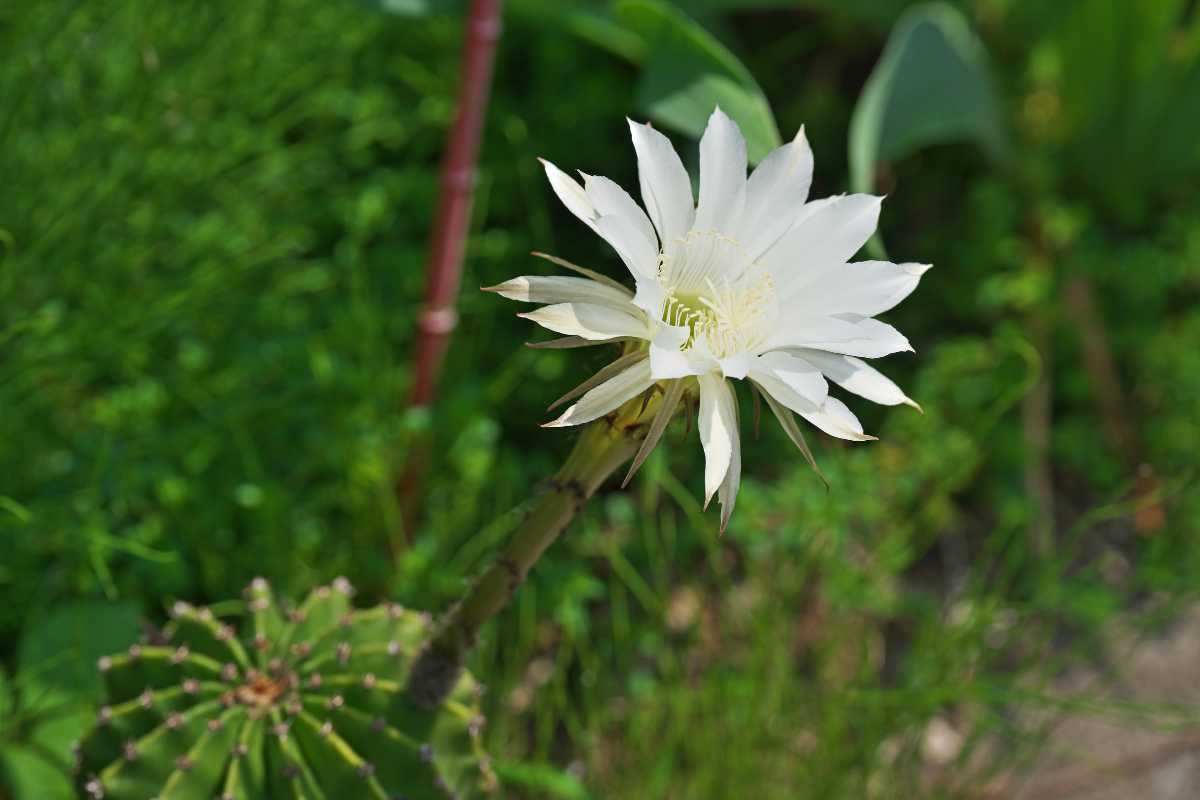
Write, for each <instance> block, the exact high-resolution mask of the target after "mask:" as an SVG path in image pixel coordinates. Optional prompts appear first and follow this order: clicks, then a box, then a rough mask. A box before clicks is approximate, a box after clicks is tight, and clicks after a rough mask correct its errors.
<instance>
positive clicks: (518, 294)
mask: <svg viewBox="0 0 1200 800" xmlns="http://www.w3.org/2000/svg"><path fill="white" fill-rule="evenodd" d="M484 291H485V292H495V293H496V294H498V295H500V296H501V297H507V298H508V299H509V300H518V301H520V302H523V303H596V304H598V305H606V306H613V307H614V308H619V309H622V310H627V311H628V310H629V309H630V300H629V295H628V294H625V293H624V292H621V291H618V290H617V289H614V288H613V287H611V286H605V285H604V284H603V283H597V282H596V281H592V280H588V279H587V278H572V277H568V276H560V275H549V276H544V275H521V276H520V277H516V278H512V279H511V280H507V281H505V282H504V283H500V284H497V285H495V286H488V287H486V288H485V289H484Z"/></svg>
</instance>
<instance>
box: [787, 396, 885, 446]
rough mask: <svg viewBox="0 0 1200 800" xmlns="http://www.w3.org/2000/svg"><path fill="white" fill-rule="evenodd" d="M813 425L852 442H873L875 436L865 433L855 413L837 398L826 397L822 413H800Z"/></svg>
mask: <svg viewBox="0 0 1200 800" xmlns="http://www.w3.org/2000/svg"><path fill="white" fill-rule="evenodd" d="M799 414H800V416H802V417H804V418H805V419H806V420H808V421H809V422H810V423H811V424H813V425H815V426H816V427H818V428H820V429H821V430H823V431H825V433H828V434H829V435H830V436H834V437H837V438H838V439H847V440H849V441H852V442H873V441H875V437H874V436H868V435H867V434H865V433H863V427H862V423H861V422H859V421H858V417H856V416H854V412H853V411H851V410H850V409H848V408H846V404H845V403H843V402H842V401H841V400H838V399H837V398H836V397H826V398H825V402H824V403H823V404H822V405H821V410H820V411H813V412H804V411H801V412H799Z"/></svg>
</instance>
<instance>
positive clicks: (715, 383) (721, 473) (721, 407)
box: [699, 372, 738, 506]
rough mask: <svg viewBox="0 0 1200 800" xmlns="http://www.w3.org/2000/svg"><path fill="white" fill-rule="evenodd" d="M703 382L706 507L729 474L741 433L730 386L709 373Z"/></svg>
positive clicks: (701, 391)
mask: <svg viewBox="0 0 1200 800" xmlns="http://www.w3.org/2000/svg"><path fill="white" fill-rule="evenodd" d="M699 380H700V419H699V427H700V443H701V444H702V445H703V446H704V505H705V506H707V505H708V504H709V502H710V501H711V500H712V497H713V495H714V494H715V493H716V491H717V489H719V488H720V487H721V482H722V481H723V480H725V476H726V475H727V474H728V473H729V466H730V462H731V461H732V459H733V447H734V444H733V443H734V440H735V439H736V438H737V435H738V431H737V420H736V418H735V416H734V412H733V403H734V400H733V393H732V392H731V391H730V389H729V384H728V383H726V381H725V379H724V378H723V377H721V376H720V375H719V374H717V373H715V372H709V373H705V374H704V375H701V376H700V378H699Z"/></svg>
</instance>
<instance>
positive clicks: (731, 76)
mask: <svg viewBox="0 0 1200 800" xmlns="http://www.w3.org/2000/svg"><path fill="white" fill-rule="evenodd" d="M614 13H615V15H616V18H617V20H618V21H620V22H621V23H623V24H624V25H625V26H626V27H627V28H629V29H630V30H632V31H634V32H635V33H637V34H639V35H640V36H641V37H642V39H643V40H644V41H645V43H646V47H645V56H644V58H645V60H644V62H643V64H642V75H641V78H640V79H639V81H638V85H637V87H636V89H635V97H636V101H637V104H638V107H639V108H640V109H641V110H642V111H643V112H644V113H645V114H647V115H648V116H649V117H650V119H651V120H653V121H654V122H657V123H659V124H661V125H663V126H665V127H668V128H671V129H673V130H676V131H679V132H680V133H685V134H688V135H690V136H697V137H698V136H700V134H702V133H703V132H704V126H705V125H706V124H707V123H708V118H709V115H710V114H712V111H713V107H714V106H718V105H719V106H720V107H721V109H722V110H724V112H725V113H726V114H728V115H729V116H730V117H731V118H733V120H734V121H735V122H737V124H738V126H739V127H740V128H741V129H742V134H743V135H744V136H745V137H746V149H747V153H748V155H749V158H750V161H751V163H755V162H758V161H759V160H761V159H762V158H763V156H765V155H766V154H767V153H769V152H770V151H771V150H773V149H775V148H776V147H778V146H779V145H780V143H781V140H780V137H779V128H778V126H777V125H776V124H775V117H774V115H773V114H772V113H771V107H770V105H769V104H768V103H767V98H766V96H765V95H763V92H762V89H761V88H759V86H758V83H757V82H755V80H754V77H753V76H752V75H751V74H750V71H749V70H748V69H746V67H745V65H744V64H742V62H741V61H740V60H738V58H737V56H735V55H734V54H733V53H731V52H730V51H729V50H728V49H727V48H726V47H725V46H724V45H722V44H721V43H720V42H719V41H717V39H716V38H715V37H714V36H713V35H712V34H710V33H709V32H708V31H706V30H705V29H704V28H702V27H701V26H700V25H699V24H697V23H696V22H695V20H693V19H691V18H689V17H688V16H687V15H686V14H684V13H683V12H682V11H680V10H679V9H677V8H675V7H673V6H671V5H669V4H668V3H665V2H662V0H618V2H617V4H616V5H615V7H614Z"/></svg>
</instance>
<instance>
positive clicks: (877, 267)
mask: <svg viewBox="0 0 1200 800" xmlns="http://www.w3.org/2000/svg"><path fill="white" fill-rule="evenodd" d="M929 268H930V265H929V264H893V263H891V262H890V261H858V262H855V263H852V264H831V265H828V266H826V267H824V268H821V269H817V270H813V271H812V272H811V273H810V276H809V277H808V278H807V279H802V280H800V281H797V282H795V283H793V284H791V287H790V289H789V293H790V296H787V297H784V298H782V302H783V303H784V304H786V305H787V306H788V307H789V308H794V309H797V310H798V311H799V310H803V311H806V312H809V313H814V312H815V313H820V314H837V313H846V312H849V313H853V314H861V315H862V316H864V317H873V316H875V315H876V314H882V313H883V312H885V311H887V310H889V309H891V308H894V307H895V306H896V305H897V304H898V303H899V302H900V301H901V300H903V299H904V298H906V297H908V296H909V295H910V294H912V291H913V290H914V289H916V288H917V284H918V283H919V282H920V280H921V276H922V275H924V274H925V273H926V271H928V270H929Z"/></svg>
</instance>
